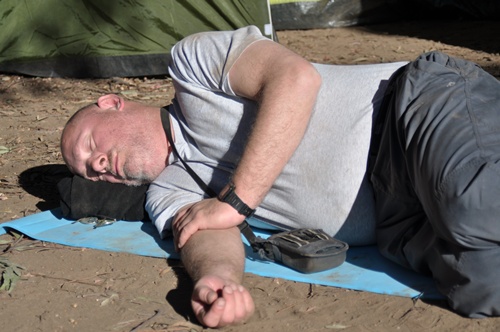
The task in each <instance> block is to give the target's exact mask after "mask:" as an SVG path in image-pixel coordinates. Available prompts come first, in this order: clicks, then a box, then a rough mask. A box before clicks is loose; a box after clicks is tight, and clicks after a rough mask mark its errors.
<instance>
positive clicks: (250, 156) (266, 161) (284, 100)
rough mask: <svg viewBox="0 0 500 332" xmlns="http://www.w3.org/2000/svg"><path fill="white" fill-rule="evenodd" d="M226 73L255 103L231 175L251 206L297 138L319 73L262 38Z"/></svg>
mask: <svg viewBox="0 0 500 332" xmlns="http://www.w3.org/2000/svg"><path fill="white" fill-rule="evenodd" d="M229 78H230V81H231V86H232V88H233V90H234V91H235V93H236V94H238V95H241V96H244V97H247V98H250V99H253V100H256V101H257V102H258V103H259V110H258V115H257V119H256V122H255V125H254V128H253V130H252V134H251V136H250V138H249V141H248V144H247V146H246V149H245V152H244V154H243V156H242V158H241V161H240V163H239V165H238V167H237V169H236V172H235V174H234V176H233V182H234V183H235V185H236V193H237V194H238V196H239V197H240V198H241V199H242V200H243V201H244V202H245V203H247V204H248V205H249V206H251V207H256V206H258V205H259V203H260V202H261V201H262V199H263V198H264V196H265V195H266V193H267V192H268V190H269V189H270V187H271V186H272V184H273V183H274V181H275V180H276V178H277V177H278V175H279V174H280V172H281V171H282V169H283V167H284V166H285V164H286V163H287V162H288V160H289V159H290V158H291V156H292V154H293V153H294V151H295V149H296V148H297V146H298V145H299V143H300V141H301V140H302V137H303V135H304V132H305V130H306V128H307V125H308V122H309V118H310V116H311V112H312V109H313V107H314V103H315V102H316V97H317V94H318V91H319V88H320V85H321V78H320V76H319V74H318V72H317V71H316V69H315V68H314V67H313V66H312V65H311V64H310V63H309V62H308V61H306V60H305V59H303V58H302V57H300V56H298V55H297V54H295V53H293V52H291V51H290V50H288V49H286V48H284V47H283V46H281V45H279V44H276V43H272V42H268V41H261V42H258V43H255V44H254V45H252V46H250V47H249V48H248V49H247V50H245V52H244V53H243V54H242V55H241V57H240V59H238V61H237V62H236V63H235V65H234V66H233V68H232V69H231V71H230V73H229Z"/></svg>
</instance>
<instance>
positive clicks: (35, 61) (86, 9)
mask: <svg viewBox="0 0 500 332" xmlns="http://www.w3.org/2000/svg"><path fill="white" fill-rule="evenodd" d="M0 16H1V19H0V31H1V34H0V72H3V73H14V74H26V75H33V76H45V77H60V76H63V77H113V76H151V75H163V74H166V69H167V62H168V58H169V57H168V55H169V52H170V48H171V47H172V45H173V44H175V43H176V42H177V41H178V40H180V39H182V38H183V37H185V36H187V35H190V34H193V33H195V32H199V31H214V30H233V29H236V28H239V27H242V26H246V25H249V24H254V25H256V26H258V27H259V28H260V29H261V30H262V32H263V33H264V34H266V35H268V36H269V37H271V36H272V28H271V18H270V12H269V4H268V1H267V0H236V1H225V0H212V1H199V0H110V1H101V0H44V1H35V0H27V1H19V0H2V1H1V2H0Z"/></svg>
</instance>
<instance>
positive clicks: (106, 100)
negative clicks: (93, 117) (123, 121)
mask: <svg viewBox="0 0 500 332" xmlns="http://www.w3.org/2000/svg"><path fill="white" fill-rule="evenodd" d="M97 106H99V108H100V109H103V110H108V109H112V110H115V111H122V110H123V106H124V99H123V98H122V97H120V96H117V95H114V94H110V95H105V96H101V97H99V99H97Z"/></svg>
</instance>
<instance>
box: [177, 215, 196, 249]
mask: <svg viewBox="0 0 500 332" xmlns="http://www.w3.org/2000/svg"><path fill="white" fill-rule="evenodd" d="M201 225H202V221H201V220H200V219H198V220H196V219H195V213H193V212H192V210H191V209H189V210H188V211H186V212H185V213H184V214H183V216H182V217H180V218H179V219H178V220H176V223H175V224H174V227H173V231H174V239H175V244H176V248H177V249H181V248H182V247H183V246H184V245H185V244H186V242H187V241H188V240H189V238H190V237H191V236H192V235H193V234H194V233H196V232H197V231H198V230H200V229H202V228H203V227H202V226H201Z"/></svg>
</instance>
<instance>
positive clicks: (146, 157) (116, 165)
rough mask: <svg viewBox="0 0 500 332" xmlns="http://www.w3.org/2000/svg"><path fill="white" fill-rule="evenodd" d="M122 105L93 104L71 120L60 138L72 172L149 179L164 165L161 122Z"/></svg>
mask: <svg viewBox="0 0 500 332" xmlns="http://www.w3.org/2000/svg"><path fill="white" fill-rule="evenodd" d="M122 102H123V101H122ZM132 104H133V103H132ZM132 106H137V105H132ZM119 107H121V108H122V109H114V108H111V109H102V108H100V107H99V106H94V107H92V108H91V109H90V110H89V111H88V112H85V113H84V114H82V115H81V116H80V117H78V118H77V119H75V121H73V122H72V123H71V124H69V125H68V126H67V127H66V128H65V130H64V133H63V136H62V139H61V151H62V154H63V158H64V160H65V161H66V164H67V165H68V167H69V169H70V170H71V171H72V172H73V173H75V174H78V175H80V176H82V177H84V178H86V179H89V180H93V181H99V180H101V181H108V182H114V183H125V184H128V185H140V184H144V183H150V182H152V181H153V180H154V179H155V178H156V177H157V176H158V175H159V174H160V173H161V171H162V170H163V169H164V168H165V166H166V160H167V154H168V150H167V147H166V146H165V145H164V142H163V141H162V136H161V135H158V132H157V131H155V130H154V129H155V128H158V123H156V124H154V126H153V124H152V123H150V120H151V117H149V116H146V115H145V116H141V114H144V113H140V112H135V111H127V110H124V109H123V105H119ZM158 121H160V118H159V116H158ZM160 125H161V123H160ZM153 127H154V128H153ZM160 134H161V132H160Z"/></svg>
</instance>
